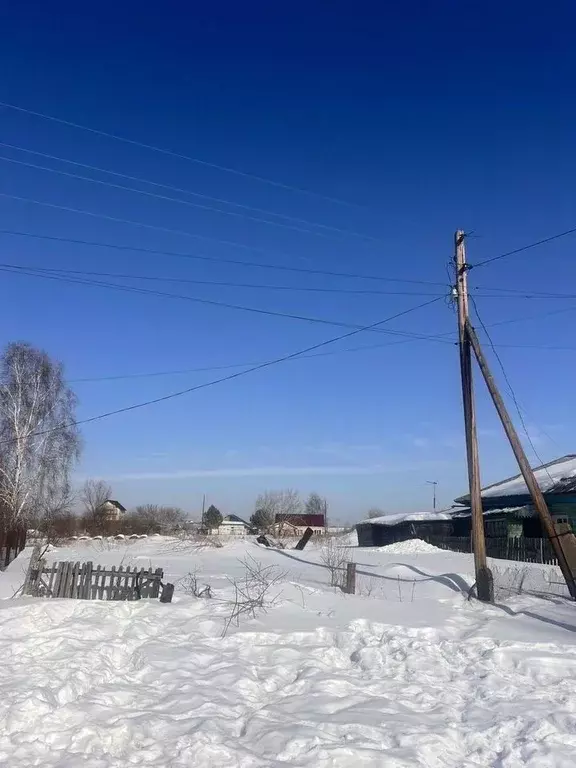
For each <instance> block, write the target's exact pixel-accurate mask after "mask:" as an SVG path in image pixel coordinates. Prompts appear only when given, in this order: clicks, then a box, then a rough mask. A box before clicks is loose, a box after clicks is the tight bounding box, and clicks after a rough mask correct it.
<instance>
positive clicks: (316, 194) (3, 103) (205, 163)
mask: <svg viewBox="0 0 576 768" xmlns="http://www.w3.org/2000/svg"><path fill="white" fill-rule="evenodd" d="M0 106H2V107H6V108H7V109H13V110H15V111H17V112H24V113H26V114H28V115H33V116H34V117H41V118H42V119H43V120H50V121H51V122H54V123H59V124H60V125H67V126H68V127H69V128H77V129H79V130H82V131H88V132H89V133H93V134H95V135H96V136H104V137H106V138H108V139H114V140H116V141H121V142H123V143H124V144H130V145H132V146H135V147H140V148H141V149H149V150H152V151H153V152H159V153H160V154H162V155H167V156H169V157H175V158H178V159H179V160H187V161H188V162H191V163H197V164H198V165H203V166H205V167H207V168H213V169H215V170H218V171H223V172H225V173H231V174H234V175H235V176H241V177H243V178H247V179H254V180H255V181H259V182H261V183H263V184H269V185H270V186H272V187H277V188H279V189H285V190H287V191H289V192H297V193H299V194H303V195H308V196H310V197H316V198H319V199H320V200H326V201H328V202H330V203H338V204H339V205H346V206H350V207H353V208H365V207H364V206H361V205H359V204H358V203H352V202H350V201H347V200H341V199H340V198H337V197H330V196H328V195H323V194H321V193H319V192H313V191H311V190H309V189H303V188H301V187H294V186H291V185H290V184H284V183H283V182H280V181H274V180H273V179H268V178H266V177H264V176H258V175H256V174H253V173H247V172H246V171H240V170H237V169H236V168H230V167H228V166H225V165H219V164H218V163H211V162H209V161H207V160H201V159H200V158H197V157H192V156H190V155H184V154H182V153H180V152H174V151H172V150H170V149H164V148H162V147H157V146H155V145H154V144H146V143H145V142H142V141H137V140H135V139H129V138H126V137H125V136H119V135H117V134H114V133H108V132H107V131H101V130H99V129H97V128H91V127H90V126H87V125H81V124H80V123H74V122H72V121H71V120H64V119H63V118H60V117H55V116H54V115H47V114H45V113H43V112H36V111H34V110H32V109H25V108H24V107H20V106H18V105H16V104H10V103H9V102H6V101H0Z"/></svg>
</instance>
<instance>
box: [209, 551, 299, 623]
mask: <svg viewBox="0 0 576 768" xmlns="http://www.w3.org/2000/svg"><path fill="white" fill-rule="evenodd" d="M241 562H242V564H243V565H244V567H245V573H244V576H243V578H242V579H239V580H237V579H234V580H233V579H229V581H230V584H232V587H233V588H234V599H233V600H232V601H227V602H228V605H230V606H231V608H232V610H231V613H230V615H229V616H228V617H227V618H226V621H225V623H224V629H223V630H222V637H225V636H226V633H227V632H228V630H229V629H230V625H231V624H232V623H234V624H235V625H236V626H239V625H240V619H241V617H244V616H247V617H249V618H255V617H256V614H257V613H258V612H259V611H266V609H267V608H270V607H272V606H273V605H274V603H275V602H276V601H277V600H278V597H279V594H278V593H276V594H274V593H273V590H274V587H276V586H277V585H278V584H279V583H280V582H282V581H284V580H285V578H286V572H285V571H281V570H280V569H279V568H278V566H276V565H267V566H264V565H262V563H260V562H258V560H255V559H254V558H253V557H252V555H248V556H247V557H246V558H245V559H244V560H242V561H241Z"/></svg>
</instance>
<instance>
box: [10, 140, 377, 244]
mask: <svg viewBox="0 0 576 768" xmlns="http://www.w3.org/2000/svg"><path fill="white" fill-rule="evenodd" d="M0 160H3V161H4V162H7V163H16V164H17V165H23V166H25V167H26V168H34V169H36V170H39V171H48V172H49V173H56V174H58V175H59V176H66V177H67V178H69V179H79V180H80V181H88V182H90V183H91V184H100V185H101V186H105V187H111V188H112V189H120V190H123V191H124V192H134V193H136V194H138V195H145V196H146V197H153V198H155V199H156V200H166V201H168V202H171V203H179V204H180V205H187V206H189V207H191V208H198V209H200V210H203V211H211V212H213V213H220V214H222V215H224V216H235V217H236V218H241V219H247V220H249V221H255V222H257V223H259V224H268V225H269V226H272V227H281V228H282V229H290V230H293V231H294V232H302V233H305V234H310V235H317V236H318V237H329V235H328V234H326V233H324V232H316V231H314V230H313V229H304V228H303V227H297V226H294V225H291V224H283V223H282V222H279V221H269V220H268V219H262V218H260V217H258V216H251V215H250V214H247V213H239V212H238V211H224V210H222V209H221V208H215V207H214V206H213V205H203V204H201V203H193V202H192V201H190V200H181V199H180V198H176V197H169V196H168V195H161V194H159V193H158V192H149V191H148V190H145V189H137V188H136V187H127V186H125V185H124V184H115V183H114V182H112V181H104V180H103V179H92V178H90V177H89V176H82V175H81V174H79V173H70V172H69V171H63V170H60V169H58V168H47V167H46V166H44V165H38V164H37V163H26V162H25V161H24V160H16V159H15V158H13V157H5V156H4V155H0ZM90 167H91V166H90ZM95 170H100V169H96V168H95ZM103 173H109V171H103ZM368 239H370V240H372V239H373V238H368ZM374 240H376V241H377V242H381V241H378V240H377V239H376V238H374Z"/></svg>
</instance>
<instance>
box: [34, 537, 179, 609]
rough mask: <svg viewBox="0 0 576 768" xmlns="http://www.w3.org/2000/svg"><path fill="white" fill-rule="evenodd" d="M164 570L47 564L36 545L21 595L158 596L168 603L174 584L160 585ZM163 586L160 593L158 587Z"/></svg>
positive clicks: (95, 597)
mask: <svg viewBox="0 0 576 768" xmlns="http://www.w3.org/2000/svg"><path fill="white" fill-rule="evenodd" d="M163 577H164V571H163V570H162V568H156V570H155V571H152V570H145V569H144V568H140V569H138V568H136V567H134V568H130V566H126V568H124V567H123V566H119V567H118V568H116V566H112V567H111V568H106V567H102V566H100V565H98V566H96V567H94V564H93V563H91V562H88V563H80V562H76V563H75V562H72V561H70V562H61V563H52V564H50V565H48V564H47V563H46V561H45V560H44V559H42V558H40V551H39V548H36V549H35V551H34V554H33V555H32V559H31V561H30V567H29V568H28V573H27V574H26V580H25V582H24V587H23V594H25V595H32V596H33V597H68V598H75V599H79V600H140V599H141V598H157V597H160V602H166V603H169V602H171V600H172V595H173V593H174V585H173V584H168V583H167V584H163V582H162V579H163ZM161 589H162V592H160V590H161Z"/></svg>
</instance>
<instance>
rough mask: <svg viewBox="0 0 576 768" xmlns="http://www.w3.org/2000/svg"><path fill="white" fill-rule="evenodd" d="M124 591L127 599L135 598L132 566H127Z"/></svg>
mask: <svg viewBox="0 0 576 768" xmlns="http://www.w3.org/2000/svg"><path fill="white" fill-rule="evenodd" d="M124 593H125V598H124V599H125V600H134V577H133V574H132V568H131V567H130V566H129V565H127V566H126V575H125V577H124Z"/></svg>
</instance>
